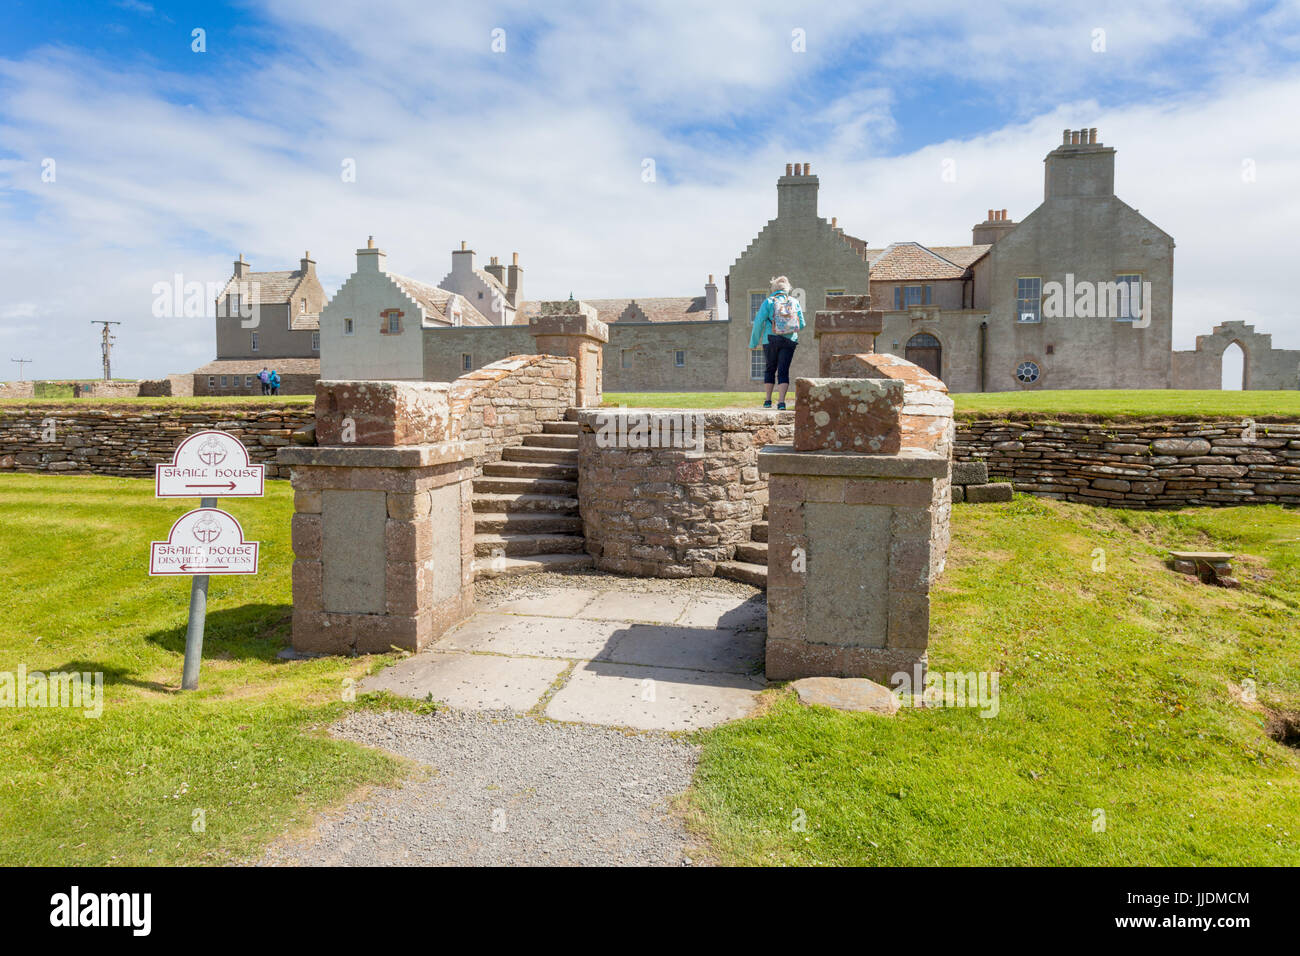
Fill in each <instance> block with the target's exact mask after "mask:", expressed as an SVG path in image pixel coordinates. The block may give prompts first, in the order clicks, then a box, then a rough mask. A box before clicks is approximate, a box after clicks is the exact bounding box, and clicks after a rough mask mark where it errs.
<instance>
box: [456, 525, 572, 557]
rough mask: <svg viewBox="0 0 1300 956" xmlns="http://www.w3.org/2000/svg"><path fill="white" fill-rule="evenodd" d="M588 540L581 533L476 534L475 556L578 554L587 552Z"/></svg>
mask: <svg viewBox="0 0 1300 956" xmlns="http://www.w3.org/2000/svg"><path fill="white" fill-rule="evenodd" d="M586 550H587V541H586V539H585V538H583V537H582V535H580V534H515V533H514V532H513V531H512V532H509V533H507V534H494V533H491V532H489V533H486V534H475V535H474V556H475V557H477V558H486V557H491V556H492V555H494V554H497V553H498V552H504V553H505V556H506V557H507V558H519V557H525V556H529V555H534V554H576V553H579V552H582V553H585V552H586Z"/></svg>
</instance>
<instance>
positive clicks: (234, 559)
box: [149, 508, 258, 575]
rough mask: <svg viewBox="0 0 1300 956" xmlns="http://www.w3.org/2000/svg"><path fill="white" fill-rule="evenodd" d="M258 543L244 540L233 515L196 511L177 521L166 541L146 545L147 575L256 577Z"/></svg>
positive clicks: (215, 511)
mask: <svg viewBox="0 0 1300 956" xmlns="http://www.w3.org/2000/svg"><path fill="white" fill-rule="evenodd" d="M257 544H258V543H257V542H256V541H245V540H244V529H243V528H242V527H240V525H239V522H238V521H236V520H235V516H234V515H232V514H229V513H227V512H225V511H222V510H221V509H220V508H197V509H195V510H194V511H191V512H189V513H188V514H183V515H181V516H180V517H179V518H177V519H176V523H175V524H174V525H172V529H171V531H169V532H168V533H167V540H166V541H155V542H153V543H152V544H151V545H150V546H149V573H150V574H151V575H160V574H256V573H257Z"/></svg>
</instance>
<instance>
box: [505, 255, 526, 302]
mask: <svg viewBox="0 0 1300 956" xmlns="http://www.w3.org/2000/svg"><path fill="white" fill-rule="evenodd" d="M506 293H507V298H508V299H509V300H510V304H511V305H512V306H514V308H515V309H518V308H519V307H520V306H522V305H523V302H524V270H523V268H522V267H521V266H520V265H519V253H517V252H512V253H511V254H510V266H509V267H508V268H507V269H506Z"/></svg>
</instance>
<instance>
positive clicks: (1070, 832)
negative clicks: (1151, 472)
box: [692, 496, 1300, 866]
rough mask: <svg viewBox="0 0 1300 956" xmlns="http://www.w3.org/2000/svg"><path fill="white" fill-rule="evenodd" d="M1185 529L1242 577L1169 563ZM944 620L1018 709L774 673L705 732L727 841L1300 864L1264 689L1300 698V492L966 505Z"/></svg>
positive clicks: (937, 611) (945, 639)
mask: <svg viewBox="0 0 1300 956" xmlns="http://www.w3.org/2000/svg"><path fill="white" fill-rule="evenodd" d="M1171 547H1188V548H1195V549H1222V550H1226V551H1232V552H1235V553H1237V554H1240V555H1247V556H1248V557H1244V558H1243V559H1242V560H1240V561H1238V562H1236V564H1235V565H1234V567H1235V568H1236V570H1237V572H1238V577H1239V578H1240V579H1241V581H1242V588H1241V589H1240V590H1226V589H1220V588H1211V587H1209V586H1207V585H1202V584H1199V583H1196V582H1191V581H1189V580H1188V579H1187V578H1185V577H1183V576H1181V575H1177V574H1174V573H1173V572H1172V571H1170V570H1167V569H1166V568H1165V567H1164V565H1163V558H1164V554H1165V551H1166V549H1168V548H1171ZM1097 548H1101V549H1103V550H1104V556H1105V562H1106V563H1105V571H1104V572H1100V573H1099V572H1095V571H1094V570H1093V564H1094V560H1095V558H1094V550H1095V549H1097ZM932 621H933V624H932V636H931V644H930V663H931V667H932V668H934V669H935V670H939V671H962V672H970V671H989V672H993V671H996V672H998V673H999V674H1000V688H999V689H1000V695H999V704H1000V707H999V712H998V714H997V716H996V717H993V718H982V717H980V716H979V713H978V711H977V710H974V709H958V708H946V709H945V708H933V709H925V710H917V709H911V708H906V707H905V708H903V709H902V710H901V711H900V712H899V714H898V715H897V716H896V717H893V718H886V717H879V716H873V715H865V714H856V715H855V714H845V713H840V712H838V711H830V710H825V709H822V708H807V707H803V706H801V705H799V704H798V703H797V701H795V700H794V699H793V695H792V694H791V693H790V692H789V691H784V692H769V694H770V696H771V697H772V700H771V707H770V710H769V711H768V712H767V713H766V714H765V715H764V716H762V717H760V718H758V719H755V720H749V721H741V722H737V723H733V724H730V725H726V726H724V727H721V728H718V729H716V730H713V731H710V732H707V733H705V734H703V735H702V736H701V739H702V741H703V743H704V752H703V758H702V761H701V765H700V769H699V772H698V775H697V779H696V786H695V788H694V790H693V793H692V803H693V804H694V806H695V808H696V810H697V814H696V816H697V818H698V819H700V820H701V821H702V826H703V828H704V830H705V831H706V832H707V834H708V835H709V836H710V837H711V838H712V841H713V843H714V846H715V848H716V849H717V851H718V852H719V854H720V856H721V858H722V859H724V860H726V861H728V862H733V863H749V864H772V863H780V864H854V865H859V864H860V865H899V864H913V865H928V864H955V865H964V864H1047V865H1050V864H1101V865H1109V864H1135V865H1147V864H1166V865H1208V864H1225V865H1242V864H1268V865H1283V866H1295V865H1298V864H1300V752H1297V751H1296V750H1294V749H1291V748H1288V747H1286V746H1283V745H1282V744H1280V743H1278V742H1275V741H1274V740H1272V739H1270V738H1269V737H1268V736H1267V735H1266V734H1265V730H1264V727H1265V723H1266V721H1267V719H1268V713H1267V711H1266V710H1265V709H1264V705H1267V706H1268V707H1271V708H1275V709H1283V710H1295V709H1297V707H1298V706H1300V512H1297V511H1295V510H1291V511H1286V510H1283V509H1281V508H1279V507H1277V506H1263V507H1252V508H1234V509H1219V510H1213V509H1200V510H1194V511H1188V512H1184V513H1179V514H1153V513H1143V512H1124V511H1111V510H1104V509H1096V510H1094V509H1091V508H1088V507H1085V506H1081V505H1070V504H1064V503H1058V502H1053V501H1047V500H1043V499H1034V498H1030V497H1027V496H1017V497H1016V499H1015V500H1014V501H1013V502H1011V503H1008V504H1005V505H957V506H955V508H954V520H953V550H952V553H951V555H950V559H949V565H948V569H947V570H946V572H945V573H944V575H943V578H942V579H941V582H940V584H939V586H938V590H937V592H936V593H935V595H934V610H933V617H932ZM1247 679H1249V680H1252V681H1254V683H1255V686H1256V687H1257V694H1258V702H1257V703H1255V704H1251V703H1246V702H1243V700H1242V699H1241V696H1240V692H1239V688H1241V687H1243V686H1246V681H1247ZM797 811H802V812H803V814H805V815H806V821H807V824H806V832H800V831H799V830H797V829H794V828H792V823H793V822H794V821H795V820H796V813H797ZM1097 811H1101V812H1103V813H1104V814H1105V818H1104V822H1105V829H1104V831H1101V832H1095V831H1094V821H1099V820H1100V819H1101V818H1100V817H1099V816H1098V815H1097Z"/></svg>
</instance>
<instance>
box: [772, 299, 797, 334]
mask: <svg viewBox="0 0 1300 956" xmlns="http://www.w3.org/2000/svg"><path fill="white" fill-rule="evenodd" d="M772 331H773V332H775V333H776V334H777V335H790V334H791V333H792V332H798V331H799V303H798V302H796V301H795V300H794V299H792V298H791V297H790V296H788V295H778V296H774V297H773V298H772Z"/></svg>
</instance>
